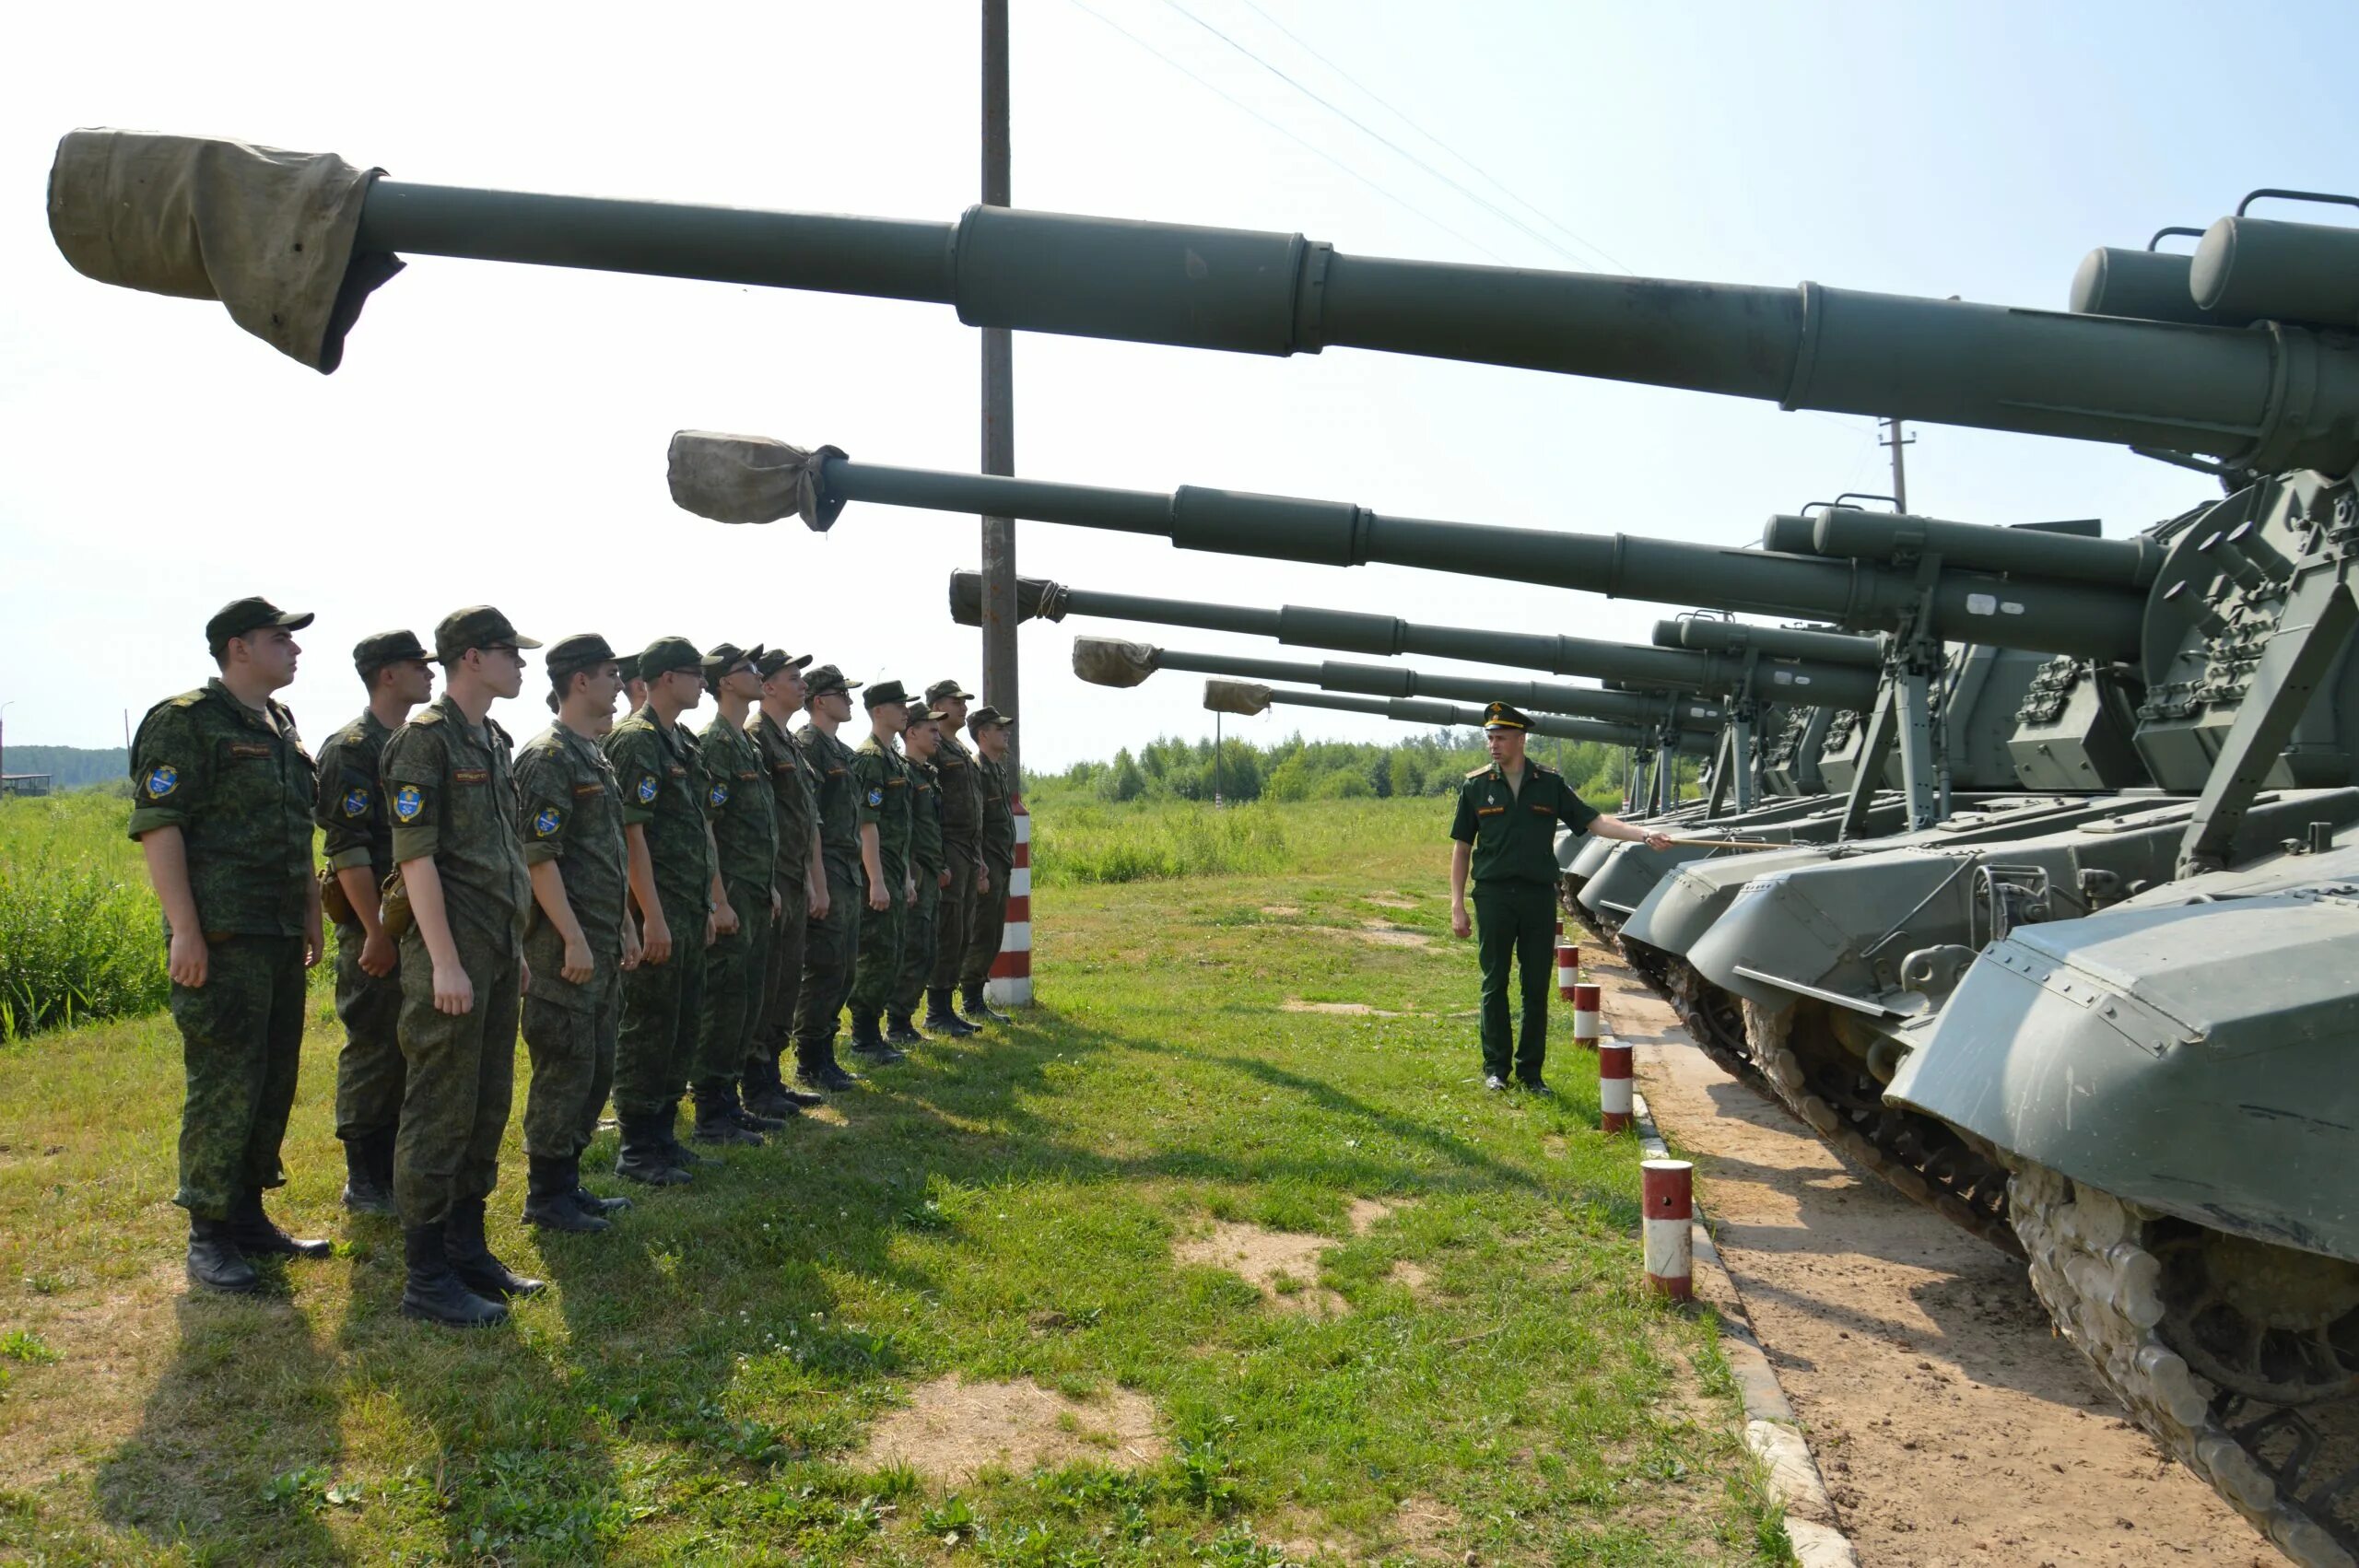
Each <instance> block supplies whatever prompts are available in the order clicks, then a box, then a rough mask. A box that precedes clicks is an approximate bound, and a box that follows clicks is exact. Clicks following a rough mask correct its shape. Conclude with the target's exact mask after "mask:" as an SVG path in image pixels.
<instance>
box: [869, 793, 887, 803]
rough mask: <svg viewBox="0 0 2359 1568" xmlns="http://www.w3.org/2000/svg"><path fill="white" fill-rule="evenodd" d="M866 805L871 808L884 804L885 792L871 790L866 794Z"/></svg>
mask: <svg viewBox="0 0 2359 1568" xmlns="http://www.w3.org/2000/svg"><path fill="white" fill-rule="evenodd" d="M868 803H869V804H870V805H872V806H881V805H883V804H884V803H885V791H884V790H870V791H869V792H868Z"/></svg>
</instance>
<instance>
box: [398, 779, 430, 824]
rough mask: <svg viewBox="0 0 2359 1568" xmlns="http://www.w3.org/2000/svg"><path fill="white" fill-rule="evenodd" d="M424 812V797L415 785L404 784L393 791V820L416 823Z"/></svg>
mask: <svg viewBox="0 0 2359 1568" xmlns="http://www.w3.org/2000/svg"><path fill="white" fill-rule="evenodd" d="M425 810H426V795H425V793H424V792H423V791H422V790H419V789H418V787H417V785H415V784H405V785H403V786H402V787H401V788H400V789H398V790H394V791H393V820H394V821H396V822H416V821H417V819H418V815H419V813H422V812H424V811H425Z"/></svg>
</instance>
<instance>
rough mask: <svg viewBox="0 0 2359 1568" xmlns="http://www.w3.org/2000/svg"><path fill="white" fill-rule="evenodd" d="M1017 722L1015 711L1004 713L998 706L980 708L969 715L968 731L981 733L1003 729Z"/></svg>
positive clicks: (973, 733) (976, 733) (969, 732)
mask: <svg viewBox="0 0 2359 1568" xmlns="http://www.w3.org/2000/svg"><path fill="white" fill-rule="evenodd" d="M1013 723H1015V714H1013V713H1002V712H1001V711H1000V710H999V709H998V708H977V709H975V711H974V712H972V713H969V714H968V715H967V732H968V734H970V735H980V734H981V733H982V732H983V731H986V730H995V729H1000V730H1003V729H1005V728H1007V727H1008V726H1009V725H1011V724H1013Z"/></svg>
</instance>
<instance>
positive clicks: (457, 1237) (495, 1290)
mask: <svg viewBox="0 0 2359 1568" xmlns="http://www.w3.org/2000/svg"><path fill="white" fill-rule="evenodd" d="M483 1210H484V1201H483V1199H480V1198H459V1199H452V1203H451V1217H450V1218H449V1219H447V1220H445V1221H443V1222H442V1245H443V1246H444V1247H445V1248H446V1249H447V1256H448V1257H449V1258H450V1260H451V1272H452V1273H453V1274H456V1275H457V1276H459V1282H460V1283H462V1284H464V1285H465V1286H466V1287H467V1289H469V1290H471V1291H473V1292H475V1294H477V1295H479V1296H486V1297H490V1298H494V1299H502V1300H504V1299H507V1298H511V1297H514V1296H528V1295H531V1294H532V1293H534V1292H535V1291H537V1290H539V1289H540V1288H541V1287H542V1285H543V1284H544V1283H545V1282H546V1281H540V1280H533V1279H527V1278H526V1277H525V1276H523V1275H522V1274H519V1273H517V1272H516V1271H515V1270H512V1269H511V1268H509V1267H508V1265H507V1264H505V1263H502V1262H501V1261H500V1260H499V1258H494V1257H493V1256H492V1255H491V1247H490V1246H488V1245H487V1243H486V1242H485V1241H484V1238H483Z"/></svg>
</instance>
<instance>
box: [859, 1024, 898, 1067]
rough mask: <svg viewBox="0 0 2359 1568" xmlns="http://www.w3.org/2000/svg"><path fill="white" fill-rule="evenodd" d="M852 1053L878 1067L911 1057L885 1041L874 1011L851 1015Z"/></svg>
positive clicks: (888, 1065)
mask: <svg viewBox="0 0 2359 1568" xmlns="http://www.w3.org/2000/svg"><path fill="white" fill-rule="evenodd" d="M851 1053H852V1055H854V1056H856V1057H860V1058H862V1059H864V1060H867V1061H870V1062H874V1064H875V1065H877V1066H878V1067H890V1066H892V1065H893V1064H894V1063H895V1062H897V1061H907V1060H909V1058H908V1057H906V1056H904V1055H902V1054H901V1053H900V1052H899V1051H897V1050H895V1049H894V1048H893V1047H891V1046H888V1045H886V1043H885V1036H883V1035H882V1034H880V1033H879V1032H878V1031H877V1028H876V1019H875V1016H874V1014H873V1013H860V1012H855V1013H853V1014H852V1015H851Z"/></svg>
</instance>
